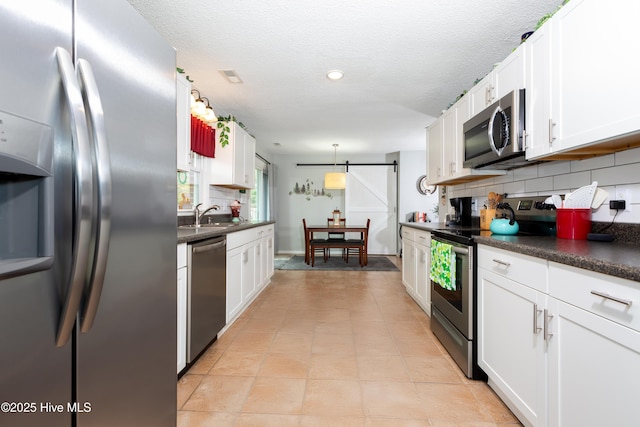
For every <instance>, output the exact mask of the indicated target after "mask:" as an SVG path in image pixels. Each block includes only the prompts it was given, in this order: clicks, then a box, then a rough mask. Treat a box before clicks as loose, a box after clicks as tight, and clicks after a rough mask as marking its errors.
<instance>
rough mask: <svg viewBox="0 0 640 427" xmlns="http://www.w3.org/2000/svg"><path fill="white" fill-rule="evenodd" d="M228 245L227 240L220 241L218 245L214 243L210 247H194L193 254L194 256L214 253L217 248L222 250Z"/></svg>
mask: <svg viewBox="0 0 640 427" xmlns="http://www.w3.org/2000/svg"><path fill="white" fill-rule="evenodd" d="M226 244H227V241H226V240H220V241H219V242H216V243H212V244H210V245H204V246H194V247H193V253H194V254H199V253H202V252H209V251H213V250H215V249H217V248H221V247H223V246H225V245H226Z"/></svg>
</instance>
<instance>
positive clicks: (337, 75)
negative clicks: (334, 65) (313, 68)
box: [327, 70, 344, 80]
mask: <svg viewBox="0 0 640 427" xmlns="http://www.w3.org/2000/svg"><path fill="white" fill-rule="evenodd" d="M342 77H344V73H343V72H342V71H340V70H331V71H329V72H328V73H327V78H328V79H329V80H340V79H341V78H342Z"/></svg>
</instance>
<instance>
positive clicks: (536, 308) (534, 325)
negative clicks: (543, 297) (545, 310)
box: [533, 304, 542, 335]
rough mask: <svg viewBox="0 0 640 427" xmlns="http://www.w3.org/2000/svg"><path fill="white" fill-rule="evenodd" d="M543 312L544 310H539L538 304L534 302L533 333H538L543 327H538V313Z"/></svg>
mask: <svg viewBox="0 0 640 427" xmlns="http://www.w3.org/2000/svg"><path fill="white" fill-rule="evenodd" d="M540 313H542V310H538V304H533V335H538V332H540V331H541V330H542V328H540V327H538V314H540Z"/></svg>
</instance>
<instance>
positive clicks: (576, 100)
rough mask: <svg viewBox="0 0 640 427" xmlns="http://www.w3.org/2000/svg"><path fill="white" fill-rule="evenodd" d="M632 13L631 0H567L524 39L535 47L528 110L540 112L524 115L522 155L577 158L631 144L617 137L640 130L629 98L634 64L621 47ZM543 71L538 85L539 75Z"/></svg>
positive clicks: (639, 111)
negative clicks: (532, 116)
mask: <svg viewBox="0 0 640 427" xmlns="http://www.w3.org/2000/svg"><path fill="white" fill-rule="evenodd" d="M639 17H640V3H639V2H637V1H633V0H624V1H619V2H613V3H607V2H604V1H593V0H592V1H587V0H572V1H570V2H569V3H567V4H566V5H565V6H564V7H562V9H560V10H559V11H558V12H557V13H556V14H555V15H554V16H553V18H551V19H550V20H549V21H548V22H547V23H546V24H545V25H544V26H543V27H542V28H541V29H539V30H538V31H536V33H534V35H533V36H532V38H530V39H529V40H527V44H539V45H538V46H536V47H534V48H533V50H534V51H533V52H531V54H530V57H531V60H532V61H533V67H534V68H533V69H530V70H529V75H530V78H533V79H534V82H533V83H534V84H535V85H537V86H538V87H536V86H534V88H533V89H534V90H535V91H536V92H535V93H534V94H533V95H534V96H529V94H527V104H528V105H527V114H529V113H530V112H533V114H538V115H540V117H536V118H535V119H534V121H533V122H532V121H530V120H528V124H530V126H531V127H529V128H528V129H527V130H528V133H530V139H531V140H530V142H529V144H528V146H529V147H530V148H529V149H528V150H527V156H528V158H531V159H534V158H544V157H547V158H549V159H553V158H557V159H562V158H571V155H573V157H574V158H580V157H585V156H588V155H592V154H604V153H607V152H613V151H618V150H621V149H626V148H627V147H628V146H630V145H629V141H625V140H624V139H622V138H621V137H623V136H625V135H628V134H630V133H637V132H638V131H639V130H640V104H639V103H638V102H637V100H636V99H635V96H634V95H635V94H637V93H638V76H639V75H640V61H638V59H637V55H633V54H631V53H630V52H629V48H628V46H629V40H630V39H632V38H633V35H634V32H633V30H632V28H635V26H636V25H637V21H638V18H639ZM594 23H597V27H594ZM547 27H549V28H547ZM538 32H542V33H543V34H540V35H539V36H538V37H536V35H537V34H538ZM545 57H546V58H545ZM545 60H550V61H551V64H550V66H549V65H547V64H545V63H544V62H545ZM549 70H550V73H549V75H550V82H548V83H547V84H548V87H545V86H544V83H546V82H544V81H541V80H543V79H544V77H543V76H542V75H540V73H544V72H545V71H546V72H547V73H548V71H549ZM535 95H539V96H535ZM543 112H546V113H547V116H546V117H543V116H541V115H542V114H543ZM630 142H631V146H633V145H634V144H635V145H637V144H638V143H639V138H635V140H634V141H630ZM567 152H568V154H566V153H567ZM562 154H566V155H565V156H562Z"/></svg>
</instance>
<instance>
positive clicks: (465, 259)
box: [431, 196, 556, 379]
mask: <svg viewBox="0 0 640 427" xmlns="http://www.w3.org/2000/svg"><path fill="white" fill-rule="evenodd" d="M545 199H547V196H535V197H519V198H507V199H504V200H503V203H507V204H508V206H510V207H511V208H512V209H513V210H514V212H515V215H516V220H517V221H518V223H519V225H520V232H519V233H518V235H520V236H522V235H538V236H539V235H550V236H553V235H555V217H556V212H555V209H554V207H553V205H548V204H545V203H544V200H545ZM504 214H505V215H507V213H506V212H504ZM485 233H486V234H487V235H490V234H491V232H490V231H488V230H480V228H479V226H478V224H477V223H476V226H475V227H474V226H469V227H462V226H453V227H447V228H443V229H438V230H433V231H432V232H431V247H432V248H434V247H436V246H438V244H439V243H444V244H446V245H451V251H452V260H451V278H450V282H449V283H447V285H446V286H444V285H442V284H440V283H436V282H435V281H433V280H431V330H432V332H433V333H434V335H435V336H436V337H437V338H438V339H439V340H440V342H441V343H442V345H443V346H444V347H445V348H446V349H447V351H448V352H449V354H450V355H451V357H452V358H453V360H455V361H456V363H457V364H458V366H460V368H461V369H462V371H463V372H464V373H465V375H466V376H467V377H469V378H473V379H486V375H485V373H484V372H483V371H482V370H481V369H480V368H479V367H478V364H477V342H476V339H475V337H476V336H477V324H476V323H477V322H476V312H477V309H476V296H477V287H476V278H477V268H476V264H475V259H476V243H475V241H474V236H479V235H481V234H485ZM432 262H433V259H432Z"/></svg>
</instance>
